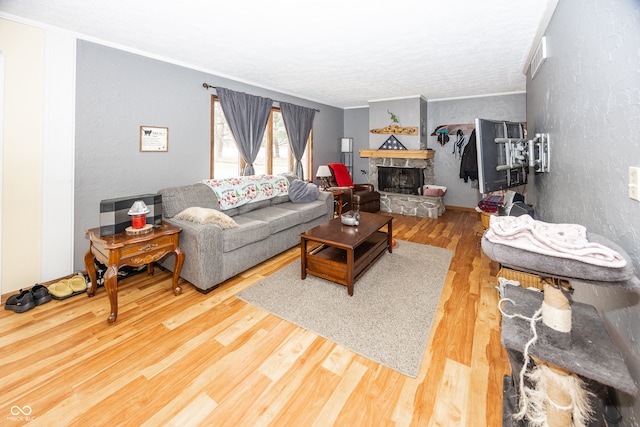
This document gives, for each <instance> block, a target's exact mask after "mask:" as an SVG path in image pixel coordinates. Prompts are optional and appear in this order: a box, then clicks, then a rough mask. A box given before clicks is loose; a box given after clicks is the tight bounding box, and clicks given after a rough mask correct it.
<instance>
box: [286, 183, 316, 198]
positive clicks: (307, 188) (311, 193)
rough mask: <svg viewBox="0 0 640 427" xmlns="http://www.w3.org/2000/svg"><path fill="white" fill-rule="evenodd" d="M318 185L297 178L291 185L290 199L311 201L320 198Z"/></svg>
mask: <svg viewBox="0 0 640 427" xmlns="http://www.w3.org/2000/svg"><path fill="white" fill-rule="evenodd" d="M319 194H320V190H319V189H318V186H317V185H315V184H312V183H310V182H306V181H302V180H300V179H296V180H295V181H293V182H292V183H291V185H290V186H289V200H291V202H292V203H311V202H313V201H314V200H316V199H317V198H318V195H319Z"/></svg>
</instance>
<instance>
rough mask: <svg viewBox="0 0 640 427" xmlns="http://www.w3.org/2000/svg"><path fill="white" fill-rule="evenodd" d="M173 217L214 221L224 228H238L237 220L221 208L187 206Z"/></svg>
mask: <svg viewBox="0 0 640 427" xmlns="http://www.w3.org/2000/svg"><path fill="white" fill-rule="evenodd" d="M173 218H174V219H182V220H185V221H191V222H195V223H198V224H207V223H213V224H216V225H218V226H219V227H220V228H222V229H227V228H236V227H237V226H238V223H237V222H235V221H234V220H233V218H231V217H230V216H228V215H226V214H224V213H222V212H220V211H219V210H216V209H209V208H200V207H197V206H193V207H190V208H187V209H185V210H183V211H182V212H180V213H179V214H178V215H176V216H174V217H173Z"/></svg>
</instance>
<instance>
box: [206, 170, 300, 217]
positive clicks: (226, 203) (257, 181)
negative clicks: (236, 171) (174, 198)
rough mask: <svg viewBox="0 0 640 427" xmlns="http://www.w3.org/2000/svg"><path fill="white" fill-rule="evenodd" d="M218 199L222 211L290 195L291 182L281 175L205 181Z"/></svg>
mask: <svg viewBox="0 0 640 427" xmlns="http://www.w3.org/2000/svg"><path fill="white" fill-rule="evenodd" d="M202 182H203V183H204V184H207V185H208V186H209V187H210V188H211V189H212V190H213V192H214V193H216V197H217V198H218V205H219V206H220V210H223V211H224V210H227V209H233V208H237V207H238V206H242V205H246V204H247V203H253V202H257V201H259V200H267V199H271V198H274V197H276V196H284V195H287V194H289V181H288V180H287V178H285V177H284V176H281V175H250V176H239V177H235V178H224V179H203V180H202Z"/></svg>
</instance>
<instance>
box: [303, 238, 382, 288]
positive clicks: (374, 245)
mask: <svg viewBox="0 0 640 427" xmlns="http://www.w3.org/2000/svg"><path fill="white" fill-rule="evenodd" d="M386 250H388V234H387V233H384V232H381V231H377V232H375V233H374V234H372V235H371V237H369V238H368V239H367V240H366V241H364V242H363V243H362V244H360V245H359V246H357V247H356V248H355V249H353V264H352V265H349V264H350V262H349V252H350V249H344V248H340V247H336V246H331V245H328V244H320V245H319V246H315V247H313V248H311V249H308V250H307V251H306V254H305V255H303V256H304V257H305V262H303V265H306V271H302V278H303V279H304V278H305V277H306V274H311V275H314V276H316V277H320V278H322V279H326V280H330V281H332V282H336V283H339V284H341V285H345V286H347V288H348V292H349V295H353V284H354V283H355V282H356V281H357V280H358V279H359V278H360V277H361V276H362V275H363V274H364V273H365V272H366V271H367V270H368V269H369V267H371V266H372V265H373V264H374V263H375V261H376V260H377V259H378V258H380V257H381V256H382V255H383V254H384V252H385V251H386ZM303 268H304V267H303Z"/></svg>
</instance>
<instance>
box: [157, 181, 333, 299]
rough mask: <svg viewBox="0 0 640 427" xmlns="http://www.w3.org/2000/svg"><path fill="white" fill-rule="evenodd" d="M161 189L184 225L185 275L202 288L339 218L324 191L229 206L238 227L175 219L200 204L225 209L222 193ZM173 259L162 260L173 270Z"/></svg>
mask: <svg viewBox="0 0 640 427" xmlns="http://www.w3.org/2000/svg"><path fill="white" fill-rule="evenodd" d="M288 178H289V177H288ZM289 180H290V181H291V178H289ZM159 194H161V195H162V213H163V217H164V218H163V219H164V220H165V221H167V222H170V223H171V224H174V225H176V226H178V227H180V228H182V232H181V233H180V247H181V249H182V251H183V252H184V254H185V259H184V264H183V266H182V271H181V272H180V276H181V277H182V278H184V279H185V280H187V281H189V282H190V283H192V284H193V285H194V286H195V287H196V288H197V289H198V290H200V291H202V292H209V291H212V290H213V289H215V288H217V287H218V286H219V285H220V283H222V282H224V281H225V280H227V279H229V278H230V277H233V276H235V275H237V274H239V273H241V272H243V271H245V270H247V269H249V268H251V267H253V266H255V265H256V264H259V263H261V262H263V261H265V260H267V259H269V258H271V257H273V256H275V255H277V254H279V253H281V252H283V251H285V250H287V249H290V248H292V247H294V246H295V245H297V244H299V243H300V237H299V236H300V233H302V232H304V231H306V230H308V229H310V228H312V227H315V226H317V225H319V224H322V223H323V222H326V221H329V220H330V219H332V218H333V195H332V193H330V192H322V191H321V192H320V194H319V195H318V198H317V199H316V200H315V201H313V202H311V203H292V202H291V201H290V200H289V197H288V196H278V197H275V198H272V199H269V200H261V201H258V202H254V203H249V204H246V205H243V206H239V207H237V208H233V209H229V210H225V211H223V212H224V213H225V214H226V215H228V216H230V217H232V218H233V220H234V221H235V222H236V223H237V224H238V227H237V228H230V229H223V228H221V227H220V226H218V225H216V224H212V223H206V224H200V223H196V222H191V221H185V220H178V219H175V218H174V216H176V215H177V214H178V213H180V212H182V211H183V210H185V209H187V208H189V207H194V206H197V207H201V208H209V209H217V210H219V206H218V202H217V198H216V195H215V193H214V192H213V191H212V190H211V188H209V187H208V186H207V185H206V184H203V183H198V184H192V185H185V186H181V187H172V188H165V189H162V190H160V191H159ZM167 258H170V259H164V260H162V261H161V262H160V264H161V265H162V266H163V267H165V268H167V269H169V270H172V271H173V265H174V260H173V257H167Z"/></svg>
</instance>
